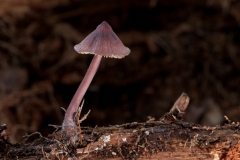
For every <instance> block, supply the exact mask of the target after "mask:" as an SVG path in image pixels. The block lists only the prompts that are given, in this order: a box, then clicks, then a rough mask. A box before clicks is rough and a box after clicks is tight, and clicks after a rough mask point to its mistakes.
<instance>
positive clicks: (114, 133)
mask: <svg viewBox="0 0 240 160" xmlns="http://www.w3.org/2000/svg"><path fill="white" fill-rule="evenodd" d="M183 101H185V102H184V103H182V102H183ZM188 102H189V98H188V97H187V95H186V94H182V95H181V96H180V97H179V99H178V101H176V103H175V104H174V106H173V107H174V108H175V109H171V111H170V112H169V113H168V114H165V115H164V116H163V117H162V118H161V119H160V120H159V121H156V120H154V119H150V120H149V121H147V122H144V123H137V122H133V123H128V124H123V125H115V126H109V127H96V128H89V127H82V128H81V133H82V143H79V144H78V145H76V146H74V145H72V144H69V143H68V142H64V141H62V134H61V131H57V132H55V133H53V134H52V135H50V136H49V137H43V136H41V134H40V133H35V134H34V135H36V134H37V135H39V138H37V139H35V140H34V141H32V142H30V139H31V137H32V135H29V136H26V137H25V138H26V139H25V140H26V141H25V142H24V143H20V144H11V143H10V142H8V140H7V139H6V136H5V135H6V126H3V127H2V128H0V132H1V140H0V158H1V159H17V158H18V159H51V160H55V159H68V158H72V159H86V160H93V159H111V160H117V159H152V160H156V159H164V160H165V159H166V160H167V159H183V160H184V159H191V160H192V159H213V160H217V159H238V158H240V156H239V154H238V152H239V151H240V143H239V142H240V141H239V140H240V131H239V129H240V125H239V123H234V122H230V120H228V121H227V123H226V124H224V125H222V126H215V127H206V126H201V125H196V124H192V123H189V122H185V121H184V120H182V115H183V114H181V113H182V112H183V111H184V110H185V109H186V106H187V104H188ZM179 104H183V105H185V106H179ZM176 106H177V107H176ZM3 133H4V136H3V135H2V134H3Z"/></svg>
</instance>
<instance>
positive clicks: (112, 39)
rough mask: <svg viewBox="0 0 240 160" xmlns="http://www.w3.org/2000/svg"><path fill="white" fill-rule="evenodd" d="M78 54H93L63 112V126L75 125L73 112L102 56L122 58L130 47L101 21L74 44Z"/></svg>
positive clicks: (128, 51)
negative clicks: (83, 75) (84, 73)
mask: <svg viewBox="0 0 240 160" xmlns="http://www.w3.org/2000/svg"><path fill="white" fill-rule="evenodd" d="M74 49H75V51H77V52H78V53H79V54H94V57H93V59H92V62H91V64H90V66H89V68H88V70H87V73H86V75H85V77H84V78H83V80H82V82H81V84H80V86H79V87H78V89H77V91H76V93H75V95H74V97H73V99H72V101H71V102H70V104H69V106H68V108H67V111H66V113H65V117H64V121H63V124H62V127H63V129H64V128H65V127H76V124H75V122H74V113H75V112H76V111H77V109H78V107H79V105H80V102H81V101H82V99H83V96H84V94H85V93H86V90H87V89H88V87H89V85H90V83H91V81H92V79H93V77H94V75H95V73H96V71H97V69H98V66H99V64H100V61H101V59H102V57H109V58H119V59H120V58H123V57H125V56H127V55H128V54H129V53H130V49H129V48H127V47H125V46H124V45H123V43H122V42H121V40H120V39H119V38H118V36H117V35H116V34H115V33H114V32H113V30H112V28H111V26H110V25H109V24H108V23H107V22H105V21H103V22H102V23H101V24H100V25H98V27H97V28H96V30H94V31H93V32H92V33H90V34H89V35H88V36H87V37H86V38H85V39H84V40H83V41H82V42H81V43H79V44H77V45H75V46H74Z"/></svg>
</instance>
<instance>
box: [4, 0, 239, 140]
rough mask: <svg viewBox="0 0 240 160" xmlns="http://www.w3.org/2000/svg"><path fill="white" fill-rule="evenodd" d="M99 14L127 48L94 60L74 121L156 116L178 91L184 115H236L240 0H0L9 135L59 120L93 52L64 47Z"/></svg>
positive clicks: (212, 118) (198, 119) (203, 120)
mask: <svg viewBox="0 0 240 160" xmlns="http://www.w3.org/2000/svg"><path fill="white" fill-rule="evenodd" d="M102 21H107V22H108V23H109V24H110V25H111V26H112V28H113V30H114V31H115V33H116V34H117V35H118V36H119V38H120V39H121V40H122V41H123V43H124V44H125V45H126V46H127V47H129V48H130V49H131V53H130V55H129V56H127V57H125V58H124V59H120V60H119V59H110V58H104V59H103V60H102V62H101V64H100V67H99V70H98V72H97V74H96V76H95V77H94V80H93V82H92V83H91V86H90V88H89V89H88V91H87V93H86V95H85V104H84V109H83V112H82V113H83V114H84V113H86V112H87V111H88V110H91V113H90V115H89V117H88V118H87V119H86V120H85V121H84V122H83V124H82V125H83V126H90V127H95V126H108V125H114V124H122V123H128V122H134V121H136V122H144V121H146V120H148V116H152V117H155V118H156V119H159V118H160V117H161V116H162V115H163V114H164V113H165V112H167V111H169V110H170V108H171V107H172V105H173V104H174V102H175V101H176V100H177V98H178V97H179V96H180V95H181V93H182V92H185V93H187V94H188V95H189V97H190V99H191V100H190V104H189V107H188V109H187V111H186V120H187V121H190V122H194V123H198V124H202V125H208V126H212V125H217V124H221V123H223V122H224V117H223V116H224V115H226V116H227V117H228V118H229V119H230V120H232V121H239V120H240V116H239V115H240V85H239V84H240V76H239V74H240V53H239V52H240V28H239V26H240V1H238V0H199V1H192V0H173V1H166V0H142V1H141V0H140V1H139V0H121V1H117V0H101V1H98V0H91V1H90V0H51V1H47V0H46V1H43V0H22V1H20V0H1V1H0V124H4V123H5V124H7V127H8V134H10V140H11V142H14V143H15V142H20V141H21V139H22V136H23V135H25V134H26V133H32V132H35V131H39V132H41V133H42V134H43V135H45V136H47V135H48V134H50V133H51V132H53V131H54V128H53V127H49V126H48V124H55V125H61V123H62V120H63V116H64V111H63V110H62V109H61V107H63V108H66V107H67V106H68V104H69V102H70V101H71V98H72V97H73V95H74V93H75V91H76V89H77V87H78V86H79V84H80V82H81V80H82V79H83V76H84V75H85V73H86V71H87V68H88V66H89V64H90V62H91V60H92V57H93V56H92V55H79V54H77V53H76V52H75V51H74V49H73V46H74V45H75V44H77V43H79V42H81V40H83V39H84V38H85V37H86V36H87V35H88V34H89V33H90V32H92V31H93V30H94V29H95V28H96V27H97V25H99V24H100V23H101V22H102Z"/></svg>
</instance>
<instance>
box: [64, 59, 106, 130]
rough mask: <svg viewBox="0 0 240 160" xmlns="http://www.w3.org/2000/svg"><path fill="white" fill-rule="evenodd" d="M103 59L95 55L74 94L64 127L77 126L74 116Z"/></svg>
mask: <svg viewBox="0 0 240 160" xmlns="http://www.w3.org/2000/svg"><path fill="white" fill-rule="evenodd" d="M101 59H102V56H99V55H95V56H94V57H93V60H92V62H91V64H90V66H89V68H88V70H87V73H86V74H85V76H84V78H83V80H82V82H81V84H80V85H79V87H78V89H77V91H76V93H75V94H74V97H73V99H72V101H71V102H70V104H69V106H68V108H67V111H66V113H65V117H64V120H63V124H62V127H63V128H64V127H67V126H68V127H71V126H76V124H75V122H74V119H73V114H74V112H76V111H77V109H78V107H79V105H80V103H81V101H82V99H83V96H84V94H85V93H86V91H87V89H88V87H89V85H90V83H91V81H92V79H93V77H94V75H95V73H96V72H97V70H98V66H99V64H100V61H101Z"/></svg>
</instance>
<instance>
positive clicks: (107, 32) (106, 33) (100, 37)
mask: <svg viewBox="0 0 240 160" xmlns="http://www.w3.org/2000/svg"><path fill="white" fill-rule="evenodd" d="M74 49H75V51H77V52H78V53H80V54H96V55H101V56H104V57H110V58H123V57H125V56H127V55H128V54H129V53H130V49H129V48H127V47H125V46H124V45H123V43H122V41H121V40H120V39H119V38H118V36H117V35H116V34H115V33H114V32H113V30H112V28H111V26H110V25H109V24H108V23H107V22H105V21H103V22H102V23H101V24H100V25H98V26H97V28H96V29H95V30H94V31H93V32H92V33H90V34H89V35H88V36H87V37H86V38H85V39H84V40H83V41H82V42H81V43H79V44H77V45H75V46H74Z"/></svg>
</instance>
